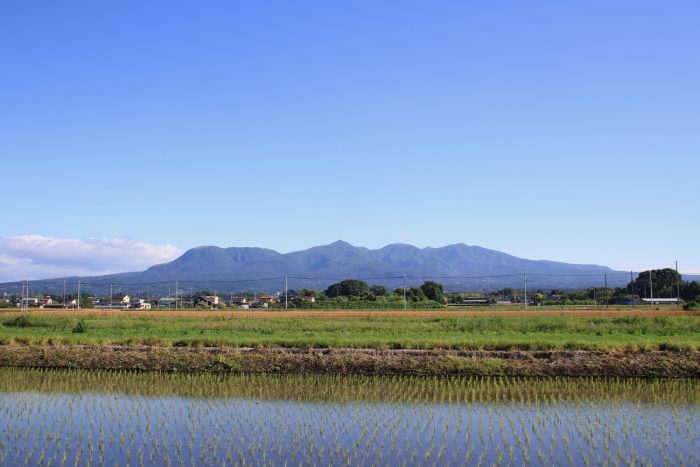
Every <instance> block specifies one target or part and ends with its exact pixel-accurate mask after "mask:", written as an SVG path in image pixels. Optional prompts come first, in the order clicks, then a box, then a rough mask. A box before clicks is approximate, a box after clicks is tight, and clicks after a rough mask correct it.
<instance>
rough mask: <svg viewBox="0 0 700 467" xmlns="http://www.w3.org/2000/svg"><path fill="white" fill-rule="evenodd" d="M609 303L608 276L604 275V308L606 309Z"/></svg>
mask: <svg viewBox="0 0 700 467" xmlns="http://www.w3.org/2000/svg"><path fill="white" fill-rule="evenodd" d="M609 301H610V296H609V294H608V275H607V274H605V308H608V302H609Z"/></svg>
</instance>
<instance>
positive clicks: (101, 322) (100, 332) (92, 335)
mask: <svg viewBox="0 0 700 467" xmlns="http://www.w3.org/2000/svg"><path fill="white" fill-rule="evenodd" d="M80 319H83V320H84V332H74V331H76V329H79V326H78V323H79V318H77V317H72V316H50V315H32V314H31V313H30V314H28V315H26V316H24V317H22V318H18V317H17V316H5V317H2V316H1V315H0V324H1V325H0V343H2V344H11V343H15V344H38V345H58V344H60V345H73V344H100V345H110V344H115V345H142V344H143V345H155V346H165V347H169V346H177V347H202V346H207V347H259V346H262V347H316V348H320V347H336V348H341V347H344V348H375V349H392V348H393V349H401V348H413V349H466V350H481V349H483V350H510V349H519V350H567V349H581V350H615V349H638V350H695V351H697V350H700V318H698V317H695V316H674V317H645V316H635V315H630V316H623V317H577V316H567V315H558V316H523V317H503V316H439V317H428V318H425V317H423V318H421V317H411V316H405V317H403V316H402V317H377V316H371V315H368V316H367V317H363V318H333V319H327V318H313V317H306V318H274V319H260V318H241V317H236V316H211V317H207V318H206V319H202V318H199V317H187V316H182V317H180V316H178V317H173V316H158V315H140V316H129V315H128V314H123V315H113V316H98V315H85V316H84V317H83V318H80Z"/></svg>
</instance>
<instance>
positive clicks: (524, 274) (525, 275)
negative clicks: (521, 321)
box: [523, 273, 527, 310]
mask: <svg viewBox="0 0 700 467" xmlns="http://www.w3.org/2000/svg"><path fill="white" fill-rule="evenodd" d="M523 277H524V278H525V309H526V310H527V274H526V273H523Z"/></svg>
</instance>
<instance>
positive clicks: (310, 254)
mask: <svg viewBox="0 0 700 467" xmlns="http://www.w3.org/2000/svg"><path fill="white" fill-rule="evenodd" d="M404 274H406V275H407V276H408V277H407V283H408V284H409V285H419V284H421V283H422V282H423V281H424V280H436V281H438V282H441V283H442V284H443V285H444V286H445V288H446V289H448V290H464V291H479V290H484V289H488V290H493V289H496V288H502V287H514V288H515V287H517V288H522V287H523V286H524V284H525V278H526V276H527V283H528V287H529V288H530V287H532V288H547V289H551V288H566V289H570V288H585V287H591V286H598V287H602V286H603V285H604V283H605V282H604V280H605V277H606V275H607V281H608V285H609V286H610V287H622V286H625V285H626V284H627V283H628V282H629V280H630V276H629V272H621V271H613V270H612V269H610V268H608V267H605V266H599V265H593V264H569V263H561V262H555V261H545V260H528V259H522V258H517V257H515V256H512V255H509V254H506V253H502V252H499V251H495V250H489V249H486V248H482V247H479V246H468V245H465V244H455V245H449V246H445V247H442V248H417V247H415V246H412V245H406V244H392V245H387V246H385V247H383V248H379V249H375V250H371V249H368V248H363V247H356V246H353V245H351V244H349V243H347V242H344V241H337V242H334V243H331V244H329V245H323V246H317V247H313V248H309V249H308V250H303V251H295V252H291V253H279V252H277V251H274V250H269V249H265V248H246V247H244V248H239V247H232V248H219V247H216V246H200V247H197V248H192V249H190V250H188V251H186V252H185V253H184V254H183V255H181V256H180V257H179V258H177V259H175V260H173V261H170V262H168V263H164V264H158V265H155V266H152V267H150V268H148V269H146V270H145V271H142V272H129V273H121V274H110V275H105V276H93V277H81V278H77V277H70V278H57V279H52V280H45V281H34V282H32V288H33V289H34V290H37V288H39V289H41V288H42V287H44V288H46V289H47V290H51V289H54V288H56V287H57V286H58V285H60V287H61V288H62V281H63V280H66V281H69V282H70V283H73V282H76V281H78V280H80V281H82V283H83V284H84V290H86V291H87V290H95V291H98V290H97V289H100V290H101V291H103V290H104V288H105V287H107V288H109V285H110V284H111V285H113V286H114V285H117V286H119V287H124V288H126V289H129V290H131V289H132V288H133V289H136V288H138V289H142V288H144V287H149V290H151V291H162V290H167V289H168V287H174V284H175V281H178V283H179V286H180V287H184V288H187V289H189V288H193V289H195V290H199V289H214V290H219V291H224V290H225V291H227V292H228V291H231V292H239V291H245V290H249V291H252V290H256V291H268V292H274V291H277V290H284V286H285V283H284V280H285V276H288V277H289V280H288V283H289V287H290V288H316V289H321V288H325V287H327V286H328V285H329V284H331V283H333V282H337V281H340V280H342V279H348V278H359V279H363V280H366V281H367V282H370V283H378V284H383V285H385V286H387V287H389V288H394V287H399V286H401V285H402V284H403V280H404V279H403V275H404ZM16 284H17V283H14V284H9V283H8V284H0V292H2V291H7V290H10V289H9V288H8V287H10V286H13V287H12V288H16Z"/></svg>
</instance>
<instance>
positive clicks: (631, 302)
mask: <svg viewBox="0 0 700 467" xmlns="http://www.w3.org/2000/svg"><path fill="white" fill-rule="evenodd" d="M630 288H631V289H632V292H631V293H630V310H634V273H633V272H632V271H630Z"/></svg>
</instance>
